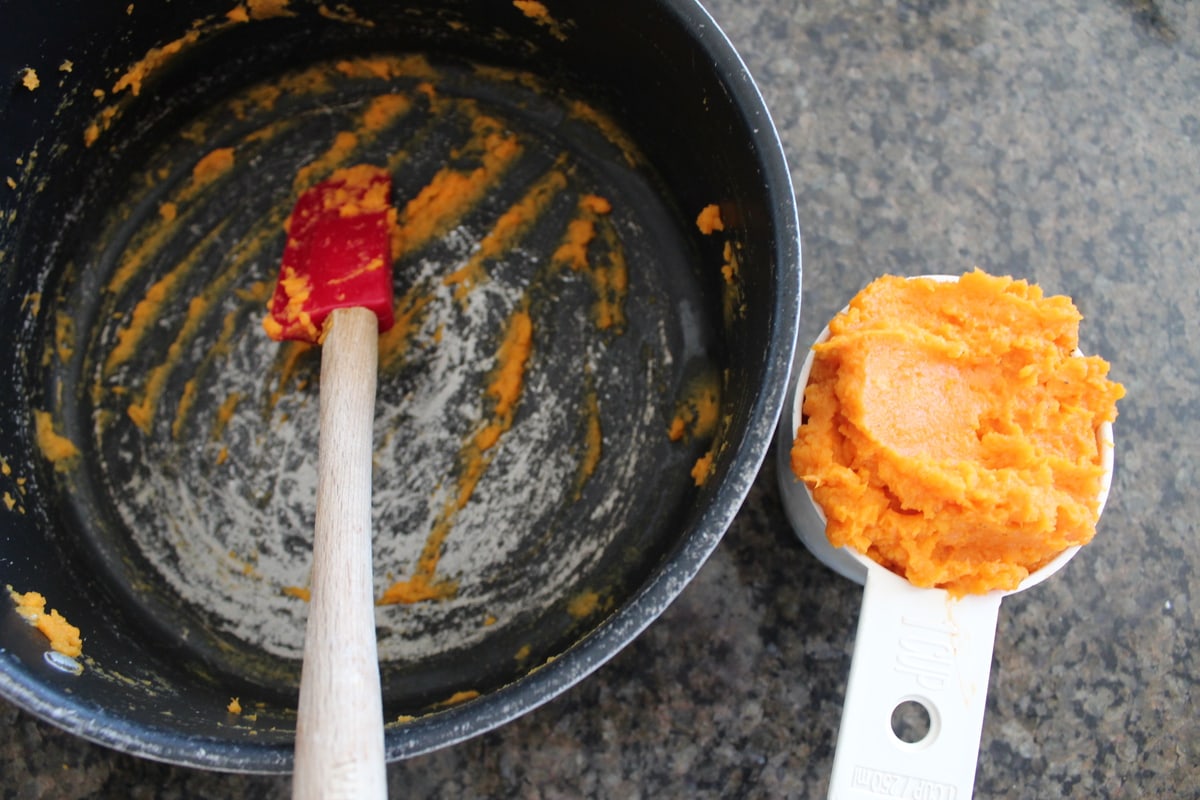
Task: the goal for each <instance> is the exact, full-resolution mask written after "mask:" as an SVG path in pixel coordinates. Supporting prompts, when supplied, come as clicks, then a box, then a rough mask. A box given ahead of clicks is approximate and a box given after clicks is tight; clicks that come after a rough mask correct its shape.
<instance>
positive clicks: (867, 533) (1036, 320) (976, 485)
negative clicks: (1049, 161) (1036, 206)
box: [791, 270, 1125, 596]
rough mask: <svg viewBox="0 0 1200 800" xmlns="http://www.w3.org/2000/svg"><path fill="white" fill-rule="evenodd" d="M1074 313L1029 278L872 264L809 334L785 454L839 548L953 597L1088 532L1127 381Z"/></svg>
mask: <svg viewBox="0 0 1200 800" xmlns="http://www.w3.org/2000/svg"><path fill="white" fill-rule="evenodd" d="M1081 318H1082V317H1081V315H1080V313H1079V311H1078V310H1077V309H1076V308H1075V305H1074V304H1073V303H1072V302H1071V300H1070V298H1067V297H1045V296H1043V293H1042V291H1041V289H1039V288H1038V287H1037V286H1032V285H1030V284H1028V283H1026V282H1025V281H1014V280H1012V279H1011V278H999V277H993V276H991V275H987V274H985V273H983V272H981V271H979V270H976V271H974V272H971V273H968V274H966V275H963V276H962V277H961V278H959V279H958V281H957V282H955V281H937V280H935V279H932V278H912V279H906V278H898V277H892V276H887V277H883V278H880V279H878V280H876V281H874V282H873V283H871V284H870V285H869V286H867V287H866V288H865V289H864V290H863V291H862V292H860V293H859V295H858V296H857V297H855V298H854V299H853V300H852V301H851V302H850V305H849V307H848V308H847V309H846V310H844V311H843V312H842V313H840V314H838V315H837V317H835V318H834V319H833V321H832V322H830V324H829V333H830V335H829V337H828V339H827V340H826V341H824V342H821V343H818V344H816V345H815V346H814V347H813V350H814V354H813V364H812V370H811V374H810V376H809V380H808V385H807V387H806V388H805V393H804V404H803V421H802V423H801V425H800V427H799V428H798V430H797V434H796V439H795V442H794V444H793V447H792V453H791V459H792V470H793V472H795V474H796V475H797V477H799V478H800V479H802V480H803V481H804V482H805V484H807V486H808V487H809V489H810V490H811V492H812V495H813V499H814V500H815V501H816V503H817V504H818V505H819V506H820V507H821V509H822V511H823V512H824V514H825V517H826V521H827V522H826V535H827V536H828V538H829V541H830V543H831V544H833V546H834V547H844V546H849V547H852V548H854V549H855V550H857V551H859V552H861V553H865V554H866V555H868V556H869V557H871V558H872V559H873V560H875V561H876V562H878V563H880V564H882V565H883V566H885V567H887V568H889V569H891V570H892V571H893V572H896V573H897V574H899V575H902V576H904V577H906V578H907V579H908V580H909V581H910V582H911V583H913V584H914V585H916V586H921V587H933V586H936V587H941V588H944V589H946V590H948V591H949V592H950V593H951V594H953V595H955V596H961V595H964V594H970V593H982V592H987V591H990V590H993V589H1006V590H1007V589H1015V588H1016V587H1017V584H1019V583H1020V582H1021V581H1022V580H1023V579H1024V578H1025V577H1026V576H1027V575H1029V573H1031V572H1033V571H1035V570H1037V569H1038V568H1040V567H1041V566H1043V565H1045V564H1046V563H1047V562H1048V561H1050V560H1051V559H1053V558H1054V557H1055V556H1056V555H1058V554H1059V553H1060V552H1062V551H1063V550H1065V549H1066V548H1068V547H1071V546H1073V545H1082V544H1086V543H1087V542H1088V541H1090V540H1091V539H1092V537H1093V535H1094V534H1095V526H1096V521H1097V517H1098V516H1099V508H1098V506H1099V497H1100V492H1101V487H1102V481H1103V478H1104V473H1105V467H1104V465H1103V463H1102V457H1101V449H1100V442H1099V438H1098V437H1099V428H1100V426H1101V424H1102V423H1104V422H1111V421H1112V420H1114V419H1115V418H1116V414H1117V410H1116V402H1117V400H1118V399H1120V398H1121V397H1122V396H1123V395H1124V393H1125V391H1124V389H1123V388H1122V386H1121V385H1120V384H1118V383H1114V382H1112V381H1110V380H1108V378H1107V374H1108V364H1107V363H1106V362H1105V361H1104V360H1103V359H1100V358H1097V357H1084V356H1081V355H1080V354H1079V353H1078V350H1077V345H1078V334H1079V321H1080V319H1081Z"/></svg>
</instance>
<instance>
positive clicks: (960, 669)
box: [775, 276, 1114, 800]
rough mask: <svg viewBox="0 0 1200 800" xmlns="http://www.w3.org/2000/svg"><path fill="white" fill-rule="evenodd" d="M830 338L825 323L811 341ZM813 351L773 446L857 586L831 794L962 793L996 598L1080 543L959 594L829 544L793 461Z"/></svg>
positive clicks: (819, 536) (802, 509) (829, 554)
mask: <svg viewBox="0 0 1200 800" xmlns="http://www.w3.org/2000/svg"><path fill="white" fill-rule="evenodd" d="M930 277H934V278H936V279H939V280H954V279H955V278H954V277H953V276H930ZM828 338H829V328H828V326H826V327H825V329H824V330H823V331H822V332H821V334H820V335H819V336H818V337H817V339H816V341H815V342H814V344H819V343H821V342H823V341H825V340H826V339H828ZM800 355H802V354H797V358H799V357H800ZM1076 355H1079V353H1078V351H1076ZM812 363H813V350H812V348H809V350H808V352H807V354H806V355H805V357H804V361H803V363H802V364H801V366H800V368H799V369H798V370H795V371H794V372H793V374H794V376H795V377H794V378H793V383H792V386H791V388H790V390H789V394H788V397H787V399H786V400H785V405H784V410H783V418H782V420H781V422H780V425H779V431H778V435H777V438H776V442H775V451H776V453H775V454H776V470H777V472H778V480H779V491H780V498H781V500H782V503H783V507H784V511H785V513H786V516H787V518H788V520H789V522H790V523H791V526H792V528H793V529H794V531H795V532H796V534H797V535H798V536H799V538H800V540H801V541H802V542H803V543H804V545H805V547H806V548H808V550H809V551H810V552H811V553H812V554H813V555H814V556H816V557H817V559H818V560H819V561H821V563H823V564H825V565H826V566H827V567H829V568H830V569H832V570H834V571H835V572H837V573H838V574H840V575H842V576H843V577H846V578H849V579H850V580H853V581H855V582H856V583H859V584H862V585H863V586H864V591H863V600H862V609H861V611H860V615H859V620H858V630H857V633H856V635H855V642H854V654H853V657H852V660H851V666H850V676H849V679H848V681H847V688H846V699H845V705H844V707H843V711H842V720H841V726H840V728H839V731H838V738H837V746H836V751H835V755H834V764H833V772H832V774H831V777H830V784H829V797H830V798H838V799H839V800H840V799H841V798H854V797H863V798H866V797H875V796H878V795H879V794H880V793H883V794H885V795H887V796H892V795H893V794H895V793H896V792H899V794H895V796H905V797H909V796H912V797H929V798H947V799H949V798H954V800H961V799H962V798H969V797H970V796H971V794H972V789H973V785H974V780H975V768H976V764H977V762H978V755H979V740H980V734H981V732H982V728H983V717H984V711H985V707H986V700H987V685H988V679H989V676H990V671H991V658H992V648H993V644H994V641H995V633H996V623H997V620H998V617H999V611H1000V601H1001V600H1002V599H1003V598H1004V597H1006V596H1008V595H1010V594H1014V593H1016V592H1019V591H1023V590H1025V589H1029V588H1031V587H1033V586H1036V585H1037V584H1039V583H1041V582H1042V581H1044V580H1046V579H1047V578H1049V577H1050V576H1051V575H1053V574H1054V573H1056V572H1058V571H1059V570H1060V569H1062V568H1063V567H1064V566H1066V564H1067V562H1069V561H1070V560H1071V559H1072V558H1073V557H1074V556H1075V554H1076V553H1077V552H1078V551H1079V547H1078V546H1075V547H1070V548H1067V549H1066V550H1064V551H1062V552H1061V553H1059V554H1058V555H1057V556H1056V557H1055V558H1053V559H1052V560H1051V561H1049V562H1048V563H1047V564H1045V565H1044V566H1043V567H1041V568H1040V569H1038V570H1036V571H1034V572H1032V573H1030V574H1029V575H1028V576H1027V577H1026V578H1025V579H1024V580H1023V581H1021V583H1020V584H1019V585H1018V586H1017V588H1016V589H1012V590H1008V591H1000V590H997V591H992V592H988V593H986V594H978V595H966V596H964V597H961V598H955V597H953V596H952V595H950V594H949V593H948V592H946V591H945V590H943V589H937V588H919V587H916V586H913V585H912V584H911V583H909V582H908V581H907V580H906V579H905V578H903V577H900V576H899V575H896V574H895V573H893V572H891V571H890V570H888V569H887V568H886V567H883V566H881V565H880V564H877V563H876V562H874V561H873V560H871V559H870V558H868V557H867V556H865V555H863V554H861V553H858V552H856V551H854V550H852V549H850V548H835V547H833V546H832V545H831V544H830V543H829V540H828V539H827V538H826V536H825V516H824V514H823V513H822V512H821V509H820V507H819V506H818V505H817V504H816V502H815V501H814V500H813V497H812V494H811V492H810V491H809V489H808V487H807V486H806V485H805V484H804V482H803V481H801V480H799V479H798V478H796V476H795V475H794V474H793V473H792V469H791V443H792V441H793V440H794V439H795V436H796V431H797V429H798V428H799V426H800V423H801V421H802V419H803V403H804V396H803V395H804V388H805V387H806V386H807V384H808V378H809V374H810V372H811V369H812ZM1097 439H1098V444H1099V450H1100V455H1101V460H1102V465H1103V467H1104V475H1103V478H1102V480H1101V490H1100V495H1099V502H1098V507H1097V517H1099V515H1100V513H1101V512H1102V511H1103V510H1104V505H1105V503H1106V501H1107V499H1108V493H1109V490H1110V488H1111V484H1112V475H1113V450H1114V444H1113V431H1112V424H1111V423H1107V422H1106V423H1104V424H1103V425H1101V426H1100V427H1099V428H1098V430H1097Z"/></svg>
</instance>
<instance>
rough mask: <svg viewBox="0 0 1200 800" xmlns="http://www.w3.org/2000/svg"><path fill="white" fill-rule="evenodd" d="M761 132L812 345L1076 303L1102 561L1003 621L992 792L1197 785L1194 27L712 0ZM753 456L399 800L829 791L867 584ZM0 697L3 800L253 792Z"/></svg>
mask: <svg viewBox="0 0 1200 800" xmlns="http://www.w3.org/2000/svg"><path fill="white" fill-rule="evenodd" d="M707 6H708V8H709V9H710V11H711V12H712V14H713V16H714V17H715V18H716V19H717V21H718V22H719V23H720V24H721V26H722V27H723V28H724V29H725V31H726V33H727V34H728V35H729V36H730V38H731V39H732V40H733V41H734V43H735V45H736V46H737V47H738V49H739V50H740V51H741V52H742V54H743V56H744V58H745V60H746V62H747V64H748V66H749V67H750V69H751V71H752V72H753V74H754V75H755V77H756V79H757V80H758V82H759V85H760V88H761V89H762V92H763V94H764V95H765V97H766V100H767V103H768V105H769V107H770V108H771V110H772V113H773V114H774V116H775V120H776V123H777V125H778V127H779V130H780V134H781V136H782V138H783V141H784V145H785V148H786V151H787V156H788V158H789V161H790V164H791V169H792V176H793V178H794V180H795V184H796V193H797V197H798V200H799V206H800V220H801V225H802V229H803V235H804V324H803V333H802V336H803V338H804V339H805V340H806V341H807V340H811V338H812V337H813V336H814V335H815V334H816V332H817V331H818V330H819V329H820V328H821V326H822V325H823V324H824V322H825V321H826V320H827V318H828V317H829V316H830V315H831V314H832V313H834V312H835V311H836V310H837V308H838V307H840V306H841V305H842V304H843V303H844V302H845V301H846V300H847V299H848V298H849V297H850V296H851V295H852V294H853V293H854V292H855V291H857V290H858V289H859V288H860V287H861V286H862V285H863V284H864V283H866V282H867V281H868V280H870V279H871V278H872V277H874V276H876V275H878V274H880V273H883V272H895V273H899V274H917V273H923V272H942V271H950V272H953V271H959V270H965V269H970V268H971V267H974V266H979V267H981V268H984V269H986V270H988V271H991V272H996V273H1010V274H1013V275H1015V276H1018V277H1024V278H1029V279H1031V280H1034V281H1036V282H1038V283H1040V284H1042V285H1043V286H1044V287H1045V288H1046V289H1047V291H1049V292H1051V293H1063V294H1069V295H1071V296H1072V297H1073V298H1074V299H1075V301H1076V303H1077V305H1078V306H1079V307H1080V309H1081V311H1082V312H1083V313H1084V315H1085V321H1084V325H1083V329H1082V340H1083V348H1084V349H1085V350H1086V351H1088V352H1095V353H1098V354H1101V355H1103V356H1105V357H1106V358H1108V359H1109V360H1110V361H1111V362H1112V364H1113V376H1114V377H1115V378H1116V379H1118V380H1120V381H1122V382H1123V383H1124V384H1125V385H1126V387H1127V389H1128V392H1129V394H1128V397H1127V398H1126V399H1125V400H1124V401H1123V402H1122V403H1121V405H1120V418H1119V419H1118V422H1117V427H1116V434H1117V443H1118V451H1117V452H1118V455H1117V472H1116V478H1115V482H1114V486H1113V493H1112V496H1111V499H1110V500H1109V505H1108V508H1107V510H1106V512H1105V514H1104V517H1103V519H1102V521H1101V524H1100V530H1099V534H1098V536H1097V538H1096V540H1095V542H1094V543H1093V544H1092V545H1090V546H1089V547H1087V548H1085V549H1084V551H1083V552H1082V553H1081V554H1080V555H1079V556H1078V557H1077V558H1076V559H1075V560H1074V561H1073V562H1072V563H1071V564H1070V565H1069V566H1068V567H1067V569H1066V570H1065V571H1064V572H1062V573H1060V574H1059V575H1058V576H1056V577H1055V578H1054V579H1053V580H1051V581H1049V582H1048V583H1046V584H1043V585H1042V586H1039V587H1037V588H1035V589H1033V590H1031V591H1029V592H1027V593H1025V594H1023V595H1020V596H1016V597H1012V598H1009V599H1007V600H1006V601H1005V602H1004V604H1003V608H1002V611H1001V618H1000V624H999V630H998V631H997V640H996V649H995V655H994V660H993V671H992V678H991V686H990V693H989V699H988V713H987V719H986V722H985V726H984V731H983V742H982V752H981V755H980V760H979V769H978V774H977V778H976V796H977V797H981V798H985V797H986V798H991V797H996V798H1059V797H1086V798H1096V797H1105V798H1107V797H1112V798H1116V797H1127V798H1133V797H1195V796H1197V795H1198V794H1200V708H1198V707H1197V705H1198V704H1197V698H1196V693H1197V685H1198V683H1200V667H1198V666H1197V664H1198V661H1197V659H1196V657H1195V655H1194V654H1195V653H1196V652H1200V634H1198V631H1197V615H1196V609H1195V606H1194V600H1195V599H1196V598H1198V597H1200V530H1198V523H1197V518H1198V515H1197V510H1198V508H1197V499H1198V498H1200V479H1198V478H1197V468H1198V466H1200V464H1198V460H1200V444H1198V442H1200V437H1198V436H1197V435H1196V427H1197V425H1198V424H1200V288H1198V287H1200V283H1198V282H1197V275H1200V273H1198V272H1197V269H1198V267H1197V263H1196V260H1197V254H1200V188H1198V187H1200V5H1197V4H1195V3H1184V2H1176V3H1153V2H1140V1H1139V0H1086V1H1084V0H1079V1H1078V2H1075V3H1048V2H1043V1H1042V0H1036V1H1034V0H1031V1H1030V2H1010V3H1001V2H996V1H995V0H992V2H976V1H975V0H967V1H966V2H953V1H952V0H913V2H899V3H897V2H874V1H871V2H868V1H866V0H859V1H858V2H841V1H840V0H839V1H838V2H830V1H828V0H822V1H820V2H811V3H809V2H806V3H801V2H798V0H746V1H745V2H734V1H733V0H707ZM775 480H776V474H775V470H774V467H773V464H772V463H771V462H770V460H769V461H768V464H767V465H765V467H764V469H763V472H762V475H761V476H760V479H759V480H758V482H757V484H756V485H755V487H754V489H753V491H752V492H751V495H750V497H749V498H748V500H747V502H746V504H745V507H744V508H743V510H742V512H741V513H740V515H739V516H738V518H737V520H736V521H735V523H734V525H733V526H732V528H731V530H730V531H729V534H728V535H727V537H726V538H725V540H724V542H723V543H722V545H721V546H720V548H719V549H718V550H717V552H716V553H715V554H714V556H713V557H712V559H711V560H710V562H709V563H708V564H707V566H706V567H705V568H704V569H703V571H702V572H701V574H700V575H699V577H698V578H697V579H696V580H695V582H694V583H693V584H692V585H691V586H689V587H688V589H687V590H686V591H685V592H684V593H683V595H682V596H681V597H680V598H679V600H678V601H677V602H676V603H675V604H674V605H673V606H672V607H671V608H670V609H669V610H668V611H667V613H666V614H665V616H664V617H663V618H662V619H661V620H660V621H659V622H658V623H656V624H655V625H653V626H652V627H651V628H650V629H649V630H648V631H646V632H645V633H644V634H643V635H642V636H641V637H640V638H639V639H638V640H636V641H635V642H634V643H633V644H632V645H631V646H630V647H628V648H627V649H626V650H625V651H624V652H622V653H621V654H620V655H618V656H617V657H616V658H615V659H614V660H613V661H612V662H611V663H610V664H609V665H607V666H605V667H604V668H602V669H601V670H600V671H599V672H598V673H596V674H595V675H593V676H592V677H590V678H588V679H587V680H585V681H584V682H583V683H582V684H580V685H579V686H577V687H576V688H574V689H572V690H570V691H568V692H567V693H566V694H565V695H563V696H561V697H560V698H558V699H556V700H554V701H552V702H551V703H549V704H548V705H546V706H544V707H542V708H541V709H539V710H537V711H535V712H533V713H531V714H529V715H527V716H526V717H524V718H522V719H520V720H518V721H516V722H514V723H512V724H510V725H508V726H506V727H504V728H502V729H500V730H498V731H495V732H493V733H490V734H487V735H484V736H482V737H479V738H477V739H475V740H472V741H469V742H466V743H464V744H461V745H458V746H456V747H452V748H449V749H447V750H443V751H441V752H437V753H434V754H432V755H428V756H424V757H420V758H417V759H414V760H411V761H408V762H405V763H399V764H393V765H391V766H390V767H389V775H388V776H389V782H390V787H391V790H392V796H394V797H403V796H412V797H468V798H469V797H499V798H503V797H520V798H526V797H528V798H542V797H545V798H557V797H619V798H623V800H633V798H639V797H795V798H808V797H822V796H824V793H825V788H826V784H827V780H828V774H829V770H830V764H831V759H832V755H833V748H834V740H835V735H836V730H837V725H838V718H839V714H840V711H841V702H842V693H843V688H844V682H845V678H846V672H847V668H848V666H849V663H850V653H851V649H852V644H853V637H854V626H855V619H856V616H857V613H858V605H859V598H860V593H861V590H860V589H859V587H857V586H856V585H854V584H852V583H850V582H849V581H847V580H845V579H843V578H840V577H838V576H837V575H835V574H834V573H832V572H830V571H828V570H827V569H825V568H824V567H822V566H821V565H820V564H818V563H817V562H816V561H815V560H814V559H813V558H812V557H811V556H810V555H808V553H807V552H806V551H805V550H804V549H803V548H802V546H801V545H800V544H799V543H798V542H797V541H796V539H795V537H794V536H793V535H792V533H791V532H790V529H789V526H788V523H787V520H786V519H785V518H784V516H783V511H782V508H781V506H780V503H779V495H778V491H777V489H776V487H775ZM288 786H289V783H288V780H287V779H286V778H279V777H275V778H266V777H247V776H236V775H222V774H214V773H205V772H199V771H194V770H187V769H179V768H174V767H169V766H165V765H161V764H156V763H151V762H147V761H142V760H138V759H134V758H131V757H128V756H124V755H121V754H117V753H113V752H111V751H108V750H105V749H103V748H100V747H96V746H93V745H90V744H87V743H85V742H82V741H80V740H78V739H76V738H74V737H72V736H70V735H67V734H64V733H61V732H59V731H57V730H56V729H54V728H52V727H50V726H48V725H45V724H42V723H40V722H38V721H36V720H33V719H31V718H30V717H28V716H27V715H25V714H24V713H21V712H18V711H17V710H16V709H14V708H12V707H11V706H8V705H5V704H2V703H0V796H3V797H6V798H41V797H46V798H76V797H93V796H95V797H129V798H150V797H163V798H174V797H179V798H183V797H201V798H203V797H214V798H216V797H221V798H225V797H250V798H275V797H285V796H287V794H288Z"/></svg>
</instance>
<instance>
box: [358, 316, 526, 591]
mask: <svg viewBox="0 0 1200 800" xmlns="http://www.w3.org/2000/svg"><path fill="white" fill-rule="evenodd" d="M532 350H533V320H532V318H531V317H530V315H529V311H528V310H527V309H525V308H518V309H517V310H516V311H514V312H513V314H512V316H511V317H510V318H509V321H508V326H507V328H506V330H505V333H504V339H503V341H502V342H501V343H500V347H499V349H498V350H497V352H496V368H495V370H494V371H493V373H492V378H491V382H490V383H489V384H488V387H487V390H486V393H485V394H486V397H487V398H489V399H490V400H492V401H493V405H492V409H491V414H490V415H489V417H488V418H487V419H485V420H484V421H483V422H482V423H481V424H480V426H479V427H478V428H477V430H476V433H475V435H474V436H472V437H471V438H470V439H469V440H468V441H467V442H466V443H465V445H464V446H463V449H462V451H461V452H460V453H459V472H458V477H457V481H456V483H455V487H454V491H453V493H452V494H451V496H450V497H449V498H447V500H446V502H445V504H444V505H443V507H442V511H441V513H440V514H439V515H438V518H437V521H436V522H435V523H434V526H433V530H431V531H430V533H429V536H428V537H427V538H426V540H425V546H424V547H423V548H422V549H421V555H420V556H419V557H418V559H417V565H416V568H415V569H414V570H413V574H412V577H410V578H408V579H405V580H399V581H396V582H395V583H393V584H392V585H391V586H389V587H388V588H387V590H386V591H384V593H383V596H382V597H381V598H380V599H379V601H378V603H379V604H380V605H392V604H397V603H418V602H422V601H425V600H445V599H448V598H450V597H453V596H454V595H455V594H456V593H457V592H458V581H457V580H453V579H443V580H438V579H437V566H438V562H439V561H440V560H441V557H442V547H443V545H444V544H445V542H446V537H447V536H448V535H449V534H450V530H451V528H452V527H453V525H454V518H455V517H456V516H457V514H458V512H459V511H461V510H462V509H463V508H465V507H466V505H467V503H468V502H470V500H471V495H472V494H474V492H475V487H476V486H477V485H478V484H479V481H480V480H481V479H482V478H483V474H484V472H486V471H487V468H488V465H489V464H490V463H491V459H492V455H493V454H492V453H490V452H489V451H491V450H492V448H494V447H495V446H496V444H497V443H498V442H499V441H500V437H501V436H503V435H504V434H505V433H506V432H507V431H508V430H509V429H510V428H511V427H512V425H513V421H514V419H515V417H516V407H517V403H518V402H519V401H520V398H521V393H522V390H523V388H524V380H525V368H526V365H527V364H528V361H529V356H530V354H531V353H532Z"/></svg>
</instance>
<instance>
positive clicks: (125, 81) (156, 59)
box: [112, 29, 201, 96]
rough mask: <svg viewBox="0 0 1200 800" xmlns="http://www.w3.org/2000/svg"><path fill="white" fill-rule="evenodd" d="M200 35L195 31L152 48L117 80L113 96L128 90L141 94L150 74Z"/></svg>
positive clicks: (134, 93)
mask: <svg viewBox="0 0 1200 800" xmlns="http://www.w3.org/2000/svg"><path fill="white" fill-rule="evenodd" d="M200 34H201V32H200V31H199V30H197V29H193V30H190V31H188V32H187V33H185V34H184V35H183V36H180V37H179V38H178V39H175V40H174V41H170V42H167V43H166V44H164V45H163V46H162V47H152V48H150V50H148V51H147V52H146V55H144V56H143V57H142V58H141V60H140V61H138V62H136V63H135V64H133V66H131V67H130V68H129V69H127V70H126V71H125V74H123V75H122V76H121V77H120V78H118V79H117V82H116V83H114V84H113V87H112V91H113V94H118V93H120V92H123V91H125V90H126V89H128V90H129V91H130V92H131V93H132V94H133V95H134V96H137V95H139V94H141V92H142V81H144V80H146V78H147V77H149V75H150V73H152V72H154V71H155V70H157V69H158V68H159V67H161V66H162V65H163V64H164V63H166V62H167V61H168V60H169V59H170V58H171V57H172V56H174V55H177V54H178V53H179V52H180V51H182V50H183V49H184V48H185V47H187V46H188V45H190V44H194V43H195V42H196V40H197V39H199V38H200Z"/></svg>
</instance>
